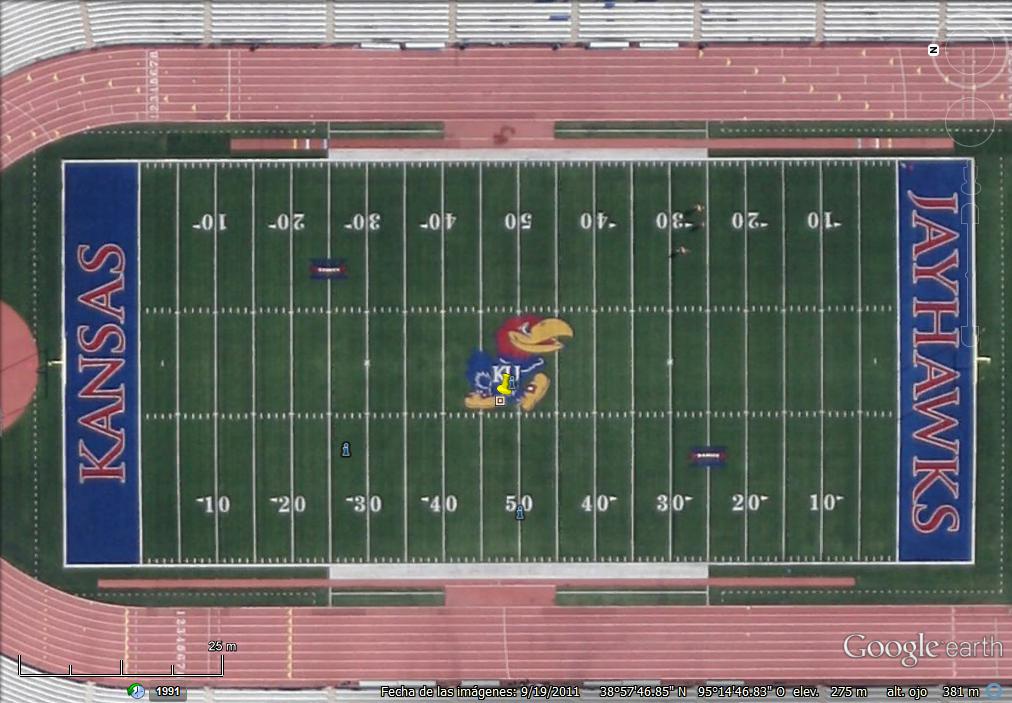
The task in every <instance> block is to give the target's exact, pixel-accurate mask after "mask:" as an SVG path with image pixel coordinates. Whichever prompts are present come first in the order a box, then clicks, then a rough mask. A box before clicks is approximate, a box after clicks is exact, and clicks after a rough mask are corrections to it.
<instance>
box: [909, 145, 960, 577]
mask: <svg viewBox="0 0 1012 703" xmlns="http://www.w3.org/2000/svg"><path fill="white" fill-rule="evenodd" d="M898 169H899V170H898V174H899V175H898V181H899V183H898V185H899V211H898V212H899V228H900V231H899V247H900V251H899V310H900V329H899V340H900V344H899V354H900V377H899V408H900V413H901V418H902V419H901V420H900V456H899V491H900V495H899V506H900V514H899V545H898V550H899V559H900V561H971V560H972V559H973V490H974V489H973V485H974V484H973V472H974V465H973V461H974V436H973V420H974V408H973V403H974V356H975V349H974V343H975V342H974V334H973V330H974V309H973V279H972V274H973V246H972V244H973V243H972V241H971V237H972V236H973V222H974V219H975V218H974V202H973V164H972V162H970V161H968V160H948V161H941V160H939V161H913V160H912V161H901V162H900V163H899V166H898Z"/></svg>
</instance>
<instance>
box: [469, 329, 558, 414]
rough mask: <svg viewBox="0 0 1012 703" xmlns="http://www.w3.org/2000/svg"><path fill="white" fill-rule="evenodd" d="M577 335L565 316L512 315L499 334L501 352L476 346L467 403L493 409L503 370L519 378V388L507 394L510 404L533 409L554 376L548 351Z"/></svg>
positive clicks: (472, 406) (476, 408)
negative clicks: (548, 365)
mask: <svg viewBox="0 0 1012 703" xmlns="http://www.w3.org/2000/svg"><path fill="white" fill-rule="evenodd" d="M572 336H573V329H572V328H571V327H570V326H569V325H568V324H567V323H566V322H564V321H563V320H559V319H556V318H552V317H549V318H540V317H537V316H536V315H520V316H518V317H511V318H509V319H508V320H506V322H504V323H503V324H502V326H501V327H500V328H499V330H498V331H497V332H496V334H495V340H496V346H497V347H498V351H499V356H498V357H497V358H493V357H492V355H491V354H489V353H488V352H486V351H483V350H481V349H476V350H475V351H474V352H473V353H472V354H471V358H470V359H469V360H468V363H467V380H468V383H470V384H471V392H470V393H468V394H467V397H466V398H464V405H466V406H467V407H469V408H471V409H473V410H489V409H492V408H494V407H495V406H496V405H495V396H496V391H495V388H496V386H498V385H499V384H500V383H501V382H502V378H503V374H504V373H508V374H510V378H511V379H516V390H515V391H514V392H513V393H512V395H508V396H505V398H506V402H507V404H511V405H512V404H519V405H520V407H521V408H522V409H523V410H533V409H534V408H535V407H536V406H537V404H538V403H540V402H541V399H542V398H544V397H545V394H546V393H547V392H548V386H550V385H551V380H550V379H549V378H548V376H547V375H546V374H545V373H544V371H543V368H544V365H545V358H544V355H545V354H552V353H554V352H557V351H559V350H560V349H562V348H563V346H564V345H563V343H562V342H561V341H559V340H560V339H563V338H565V339H568V338H571V337H572Z"/></svg>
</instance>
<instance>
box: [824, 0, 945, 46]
mask: <svg viewBox="0 0 1012 703" xmlns="http://www.w3.org/2000/svg"><path fill="white" fill-rule="evenodd" d="M825 8H826V24H825V39H826V41H851V40H861V41H868V40H874V39H882V40H886V41H930V40H932V39H937V38H938V19H939V5H938V3H937V2H881V1H877V0H826V4H825Z"/></svg>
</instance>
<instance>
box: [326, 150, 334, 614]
mask: <svg viewBox="0 0 1012 703" xmlns="http://www.w3.org/2000/svg"><path fill="white" fill-rule="evenodd" d="M333 168H334V167H333V166H331V165H330V164H327V165H326V169H327V258H328V259H330V257H331V244H330V237H331V222H330V218H331V202H330V201H331V195H330V185H331V184H330V174H331V171H332V170H333ZM332 283H333V281H331V280H330V279H327V561H331V562H332V561H334V428H333V424H334V423H333V420H332V419H331V414H332V407H331V400H332V396H333V393H334V386H333V370H332V367H333V365H334V357H333V354H331V346H332V344H331V339H330V333H331V310H332V309H333V305H332V302H331V292H332V291H331V285H332ZM327 592H328V594H329V593H330V592H331V591H330V589H328V591H327Z"/></svg>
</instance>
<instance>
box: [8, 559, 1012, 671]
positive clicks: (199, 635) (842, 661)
mask: <svg viewBox="0 0 1012 703" xmlns="http://www.w3.org/2000/svg"><path fill="white" fill-rule="evenodd" d="M0 577H2V579H3V590H2V593H0V609H2V610H3V613H4V623H3V629H2V632H0V648H2V651H3V654H4V655H6V656H10V657H14V656H17V655H18V654H21V655H22V656H23V658H24V661H25V663H27V664H30V665H31V666H34V667H37V668H40V669H45V670H50V671H57V670H65V667H66V666H67V664H68V663H71V662H73V663H74V666H75V668H76V669H77V671H79V672H82V673H100V672H115V671H118V668H119V660H120V659H124V660H126V670H127V671H129V672H167V670H168V666H169V665H170V664H175V665H176V669H177V671H178V672H183V673H204V672H208V671H213V670H215V669H216V667H217V659H216V656H217V655H209V654H208V652H207V641H208V640H212V639H221V640H225V641H234V642H238V643H239V650H238V652H235V653H232V654H228V655H226V678H225V679H224V680H221V679H217V680H207V681H193V682H192V683H194V684H197V683H200V684H206V685H218V686H221V685H228V686H239V685H242V686H293V687H295V686H297V687H317V686H326V685H337V684H341V683H347V682H358V681H361V680H377V679H383V680H395V679H438V680H450V681H452V680H457V679H461V678H465V679H466V678H472V679H477V678H486V679H487V678H498V679H514V680H517V679H519V680H529V679H544V678H551V679H564V680H573V681H584V680H593V679H615V678H647V679H653V678H659V679H663V680H704V679H737V678H744V679H748V680H755V681H765V680H779V681H784V680H788V681H792V682H794V681H796V682H819V681H834V682H835V681H841V682H843V681H852V682H882V683H885V682H889V681H896V680H908V681H915V680H916V681H920V682H927V681H938V680H945V681H973V682H985V683H986V682H988V681H994V680H1010V679H1012V657H1005V658H998V657H992V658H988V657H984V656H980V655H981V652H978V656H976V657H971V658H948V657H944V656H942V657H939V658H936V659H923V660H921V661H920V662H919V663H918V664H917V665H916V666H913V667H909V668H904V667H902V666H901V665H900V663H898V662H897V661H895V660H884V659H878V660H867V659H865V660H858V659H849V658H848V657H846V656H845V655H844V653H843V650H842V644H843V638H844V637H845V636H846V635H847V634H849V633H854V632H858V633H864V634H865V635H866V636H867V637H868V639H869V640H871V639H879V640H889V639H897V640H909V639H916V638H917V633H919V632H923V633H925V638H926V639H928V640H931V639H934V640H939V641H950V640H956V641H962V640H966V641H970V640H976V641H979V640H980V639H981V638H982V637H984V636H990V635H993V636H994V637H995V639H996V640H998V641H1000V642H1002V643H1003V646H1004V647H1005V648H1006V649H1008V648H1009V647H1010V646H1012V611H1010V609H1009V608H1007V607H996V606H965V607H951V606H914V607H902V606H825V607H796V606H795V607H784V606H762V607H758V606H756V607H744V606H717V607H702V606H700V607H693V606H687V607H633V608H612V607H607V608H561V607H525V606H517V607H507V608H501V607H496V608H491V607H460V608H414V607H412V608H308V607H306V608H284V607H265V608H190V607H186V608H141V607H121V606H113V605H107V604H97V603H94V602H92V601H88V600H84V599H82V598H77V597H75V596H71V595H68V594H66V593H63V592H61V591H58V590H55V589H52V588H49V587H47V586H45V585H43V584H41V583H39V582H37V581H35V580H33V579H31V578H29V577H28V576H26V575H25V574H23V573H21V572H20V571H18V570H16V569H14V568H13V567H11V566H10V565H9V564H7V563H6V562H3V563H2V564H0ZM1010 651H1012V650H1010ZM138 678H140V677H138ZM107 683H112V682H107Z"/></svg>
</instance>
